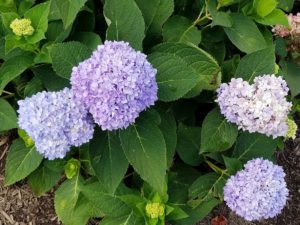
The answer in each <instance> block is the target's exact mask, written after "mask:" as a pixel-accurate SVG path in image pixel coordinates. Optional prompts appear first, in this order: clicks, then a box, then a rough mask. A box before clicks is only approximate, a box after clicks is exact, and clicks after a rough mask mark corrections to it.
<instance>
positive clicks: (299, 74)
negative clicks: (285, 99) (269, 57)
mask: <svg viewBox="0 0 300 225" xmlns="http://www.w3.org/2000/svg"><path fill="white" fill-rule="evenodd" d="M280 65H281V67H282V73H283V78H284V79H285V80H286V82H287V84H288V86H289V88H290V91H291V94H292V97H295V96H297V95H298V94H300V85H299V84H300V66H299V64H297V63H296V62H294V61H280Z"/></svg>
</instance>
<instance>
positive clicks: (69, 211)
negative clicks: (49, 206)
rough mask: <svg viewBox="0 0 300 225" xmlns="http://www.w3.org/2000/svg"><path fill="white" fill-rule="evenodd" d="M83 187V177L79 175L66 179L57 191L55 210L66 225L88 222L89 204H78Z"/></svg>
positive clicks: (78, 224) (83, 224) (79, 224)
mask: <svg viewBox="0 0 300 225" xmlns="http://www.w3.org/2000/svg"><path fill="white" fill-rule="evenodd" d="M82 187H83V179H82V178H81V177H80V176H79V175H77V176H75V177H73V178H72V179H71V180H66V181H65V182H64V183H63V184H62V185H61V186H60V187H59V189H57V191H56V192H55V197H54V206H55V212H56V214H57V216H58V218H59V219H60V220H61V221H62V222H63V224H65V225H85V224H86V223H87V222H88V219H89V217H90V215H89V207H88V205H87V204H85V205H82V204H78V202H79V199H80V194H81V189H82Z"/></svg>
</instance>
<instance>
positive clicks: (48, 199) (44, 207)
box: [0, 136, 60, 225]
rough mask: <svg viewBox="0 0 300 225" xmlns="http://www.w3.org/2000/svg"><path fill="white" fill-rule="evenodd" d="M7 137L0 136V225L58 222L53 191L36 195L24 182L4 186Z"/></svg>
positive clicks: (49, 223)
mask: <svg viewBox="0 0 300 225" xmlns="http://www.w3.org/2000/svg"><path fill="white" fill-rule="evenodd" d="M9 139H10V138H9V137H8V136H0V225H11V224H14V225H56V224H60V223H59V222H58V221H57V217H56V215H55V211H54V208H53V207H54V204H53V193H48V194H46V195H44V196H42V197H39V198H38V197H36V196H35V195H34V194H33V193H32V191H31V190H30V189H29V187H28V185H27V184H26V183H25V182H19V183H17V184H15V185H12V186H10V187H5V186H4V167H5V158H6V153H7V150H8V147H9V144H10V143H9Z"/></svg>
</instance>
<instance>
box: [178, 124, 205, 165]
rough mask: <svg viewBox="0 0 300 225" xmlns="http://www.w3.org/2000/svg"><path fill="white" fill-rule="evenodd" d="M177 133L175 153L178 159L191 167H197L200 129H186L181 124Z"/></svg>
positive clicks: (198, 162)
mask: <svg viewBox="0 0 300 225" xmlns="http://www.w3.org/2000/svg"><path fill="white" fill-rule="evenodd" d="M177 133H178V140H177V147H176V151H177V153H178V154H179V156H180V158H181V159H182V161H184V162H185V163H187V164H189V165H191V166H198V165H199V164H200V155H199V151H200V143H201V128H200V127H187V126H185V125H184V124H182V123H181V124H179V126H178V131H177Z"/></svg>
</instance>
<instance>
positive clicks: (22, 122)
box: [18, 88, 94, 160]
mask: <svg viewBox="0 0 300 225" xmlns="http://www.w3.org/2000/svg"><path fill="white" fill-rule="evenodd" d="M18 104H19V110H18V113H19V118H18V123H19V126H20V127H21V128H22V129H24V130H25V131H26V132H27V133H28V135H29V136H30V137H31V138H32V140H33V141H34V142H35V145H36V148H37V151H38V152H39V153H41V154H42V155H43V156H44V157H45V158H48V159H50V160H51V159H55V158H63V157H64V156H65V155H66V153H67V152H68V151H69V150H70V148H71V146H80V145H81V144H83V143H86V142H88V141H89V140H90V139H91V138H92V137H93V133H94V125H93V121H92V118H91V117H90V116H89V115H88V112H87V110H86V109H85V108H84V106H83V105H82V104H80V103H79V102H78V101H77V100H75V99H74V96H73V92H72V90H70V89H68V88H65V89H63V90H62V91H59V92H45V91H43V92H40V93H38V94H36V95H34V96H32V97H30V98H25V99H24V100H20V101H18Z"/></svg>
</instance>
